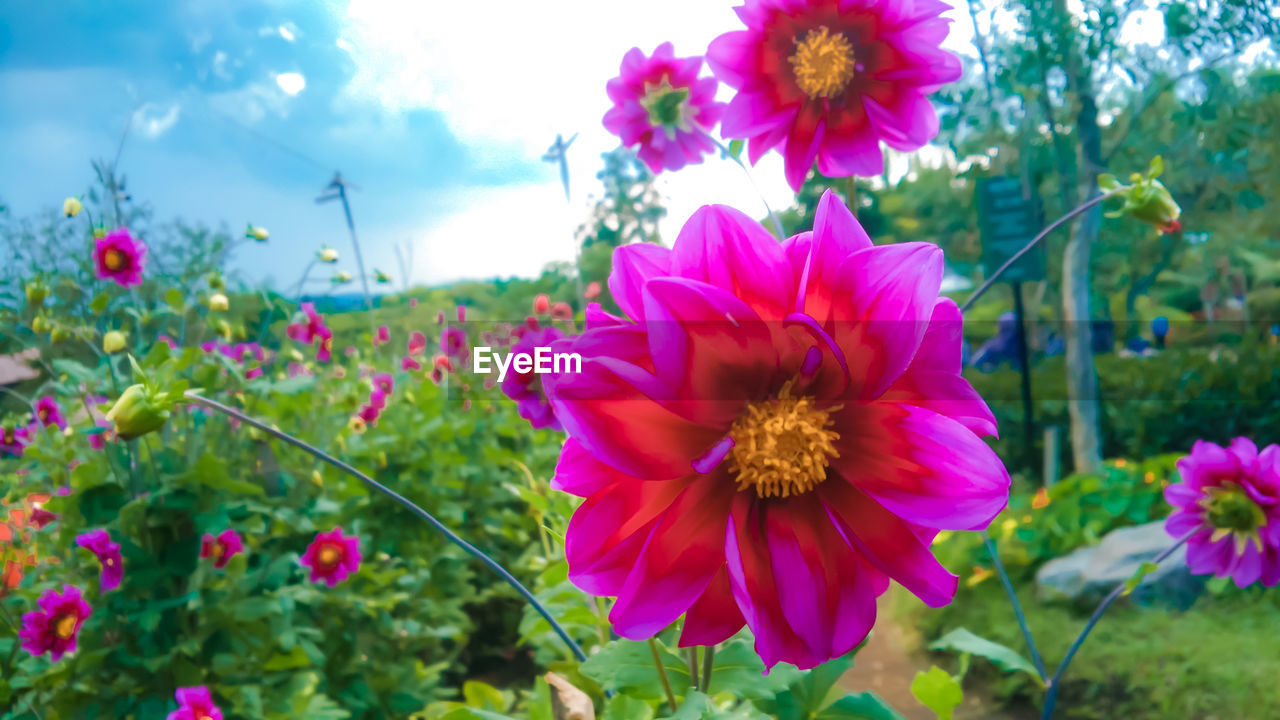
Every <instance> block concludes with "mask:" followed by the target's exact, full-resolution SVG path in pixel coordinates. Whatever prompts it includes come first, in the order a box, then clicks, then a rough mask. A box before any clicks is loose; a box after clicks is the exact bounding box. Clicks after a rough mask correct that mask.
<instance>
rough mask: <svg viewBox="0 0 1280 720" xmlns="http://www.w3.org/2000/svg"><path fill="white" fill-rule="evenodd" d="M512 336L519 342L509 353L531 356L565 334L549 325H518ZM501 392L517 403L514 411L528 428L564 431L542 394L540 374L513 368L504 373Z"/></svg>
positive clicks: (544, 395)
mask: <svg viewBox="0 0 1280 720" xmlns="http://www.w3.org/2000/svg"><path fill="white" fill-rule="evenodd" d="M514 334H515V335H517V336H518V337H519V339H518V340H517V341H516V343H515V345H513V346H512V348H511V352H512V354H516V353H527V354H529V355H533V353H534V349H535V348H538V347H550V346H551V343H553V342H555V341H556V340H559V339H561V338H563V337H564V333H562V332H560V330H559V329H557V328H554V327H550V326H548V327H539V328H537V329H529V328H528V327H525V326H521V327H520V328H518V329H517V330H516V331H515V333H514ZM502 392H503V394H504V395H506V396H507V397H509V398H511V399H512V400H515V401H516V410H517V411H518V412H519V413H520V417H522V418H524V419H525V420H528V421H529V424H530V425H532V426H534V427H535V428H551V429H552V430H556V431H561V430H564V428H563V427H561V425H560V421H559V420H556V413H555V411H554V410H553V409H552V408H551V403H550V402H548V401H547V396H546V394H545V393H544V392H543V389H542V376H541V375H539V374H537V373H535V372H533V371H532V370H530V371H529V372H523V373H522V372H517V371H516V369H515V368H514V367H512V368H510V369H509V370H507V376H506V377H505V378H503V380H502Z"/></svg>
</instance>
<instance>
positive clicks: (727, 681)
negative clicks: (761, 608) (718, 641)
mask: <svg viewBox="0 0 1280 720" xmlns="http://www.w3.org/2000/svg"><path fill="white" fill-rule="evenodd" d="M799 678H800V671H799V670H796V669H795V668H794V667H793V666H791V665H778V666H776V667H775V668H774V669H773V671H772V672H770V673H769V674H768V675H765V674H764V663H763V662H761V661H760V656H759V655H757V654H756V652H755V650H753V649H752V647H751V643H750V641H748V640H746V639H744V638H736V639H734V640H730V641H729V642H727V643H725V644H724V645H723V646H722V647H720V648H719V649H717V650H716V655H715V664H714V665H713V669H712V671H711V687H710V691H711V692H712V694H715V693H722V692H732V693H734V694H735V695H738V696H741V697H760V698H764V697H773V696H774V695H776V694H777V693H779V692H781V691H782V690H784V689H786V687H787V686H788V685H790V684H791V683H793V682H795V681H796V680H798V679H799Z"/></svg>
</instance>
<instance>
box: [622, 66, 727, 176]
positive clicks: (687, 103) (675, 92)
mask: <svg viewBox="0 0 1280 720" xmlns="http://www.w3.org/2000/svg"><path fill="white" fill-rule="evenodd" d="M701 69H702V58H701V57H689V58H678V57H676V56H675V49H674V47H673V46H672V45H671V43H669V42H665V43H662V44H661V45H659V46H658V47H657V49H656V50H654V51H653V55H652V56H650V57H645V54H644V52H643V51H641V50H640V48H638V47H637V48H631V50H629V51H628V52H627V54H626V55H624V56H623V57H622V67H621V69H620V73H621V74H619V75H618V77H616V78H613V79H612V80H610V81H609V84H608V85H607V86H606V89H607V91H608V93H609V100H611V101H612V102H613V107H611V108H609V112H607V113H605V116H604V127H605V129H606V130H608V131H609V132H611V133H613V134H614V135H617V136H618V137H619V138H621V139H622V144H623V145H626V146H628V147H631V146H637V145H638V146H639V150H638V151H637V153H636V155H637V156H638V157H639V158H640V160H641V161H642V162H644V164H645V165H647V166H649V170H650V171H652V172H654V173H659V172H662V171H663V170H679V169H680V168H682V167H684V166H685V165H689V164H695V163H700V162H702V156H703V155H705V154H707V153H709V152H713V151H714V150H715V148H716V145H715V142H714V141H713V140H712V139H711V136H710V135H709V134H708V133H710V132H711V130H712V129H713V128H714V127H715V126H716V123H718V122H720V116H721V115H723V114H724V111H725V104H724V103H719V102H716V87H717V84H716V80H715V78H712V77H704V78H699V77H698V72H699V71H700V70H701Z"/></svg>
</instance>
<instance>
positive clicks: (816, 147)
mask: <svg viewBox="0 0 1280 720" xmlns="http://www.w3.org/2000/svg"><path fill="white" fill-rule="evenodd" d="M949 9H950V6H949V5H947V4H946V3H943V2H940V1H939V0H881V1H880V2H874V3H873V2H850V1H849V0H794V1H791V0H786V1H784V0H746V1H745V4H743V5H742V6H741V7H738V8H737V9H736V10H737V13H738V17H739V18H741V19H742V21H743V23H745V24H746V26H747V29H746V30H738V31H734V32H728V33H725V34H723V35H721V36H720V37H718V38H716V39H715V40H713V41H712V42H711V45H710V47H709V48H708V49H707V64H708V65H710V66H711V69H712V71H713V72H715V74H716V77H717V78H718V79H719V80H720V81H721V82H723V83H725V84H726V85H729V86H730V87H733V88H735V89H737V91H738V92H737V94H736V95H735V96H734V97H733V99H732V100H731V101H730V102H729V107H728V109H727V110H726V111H725V114H724V120H723V123H722V124H721V127H720V132H721V134H723V135H724V136H725V137H727V138H749V139H750V144H749V146H748V148H747V154H748V159H749V160H750V161H751V163H752V164H755V163H756V162H757V161H758V160H759V159H760V157H761V156H762V155H764V153H765V152H767V151H768V150H769V149H771V148H773V147H775V146H777V145H779V144H781V146H782V155H783V158H784V159H785V162H786V175H787V182H788V183H790V184H791V187H792V188H794V189H795V190H796V191H797V192H799V190H800V186H801V185H802V184H803V183H804V179H805V176H806V175H808V173H809V170H810V168H812V167H813V161H814V159H817V161H818V170H819V171H821V172H822V173H823V174H824V175H828V176H831V177H845V176H849V175H862V176H872V175H879V174H880V173H881V172H883V169H884V155H883V154H882V153H881V151H880V141H881V140H883V141H884V142H885V144H887V145H888V146H889V147H891V148H894V149H895V150H903V151H911V150H917V149H919V148H920V147H921V146H923V145H924V144H925V143H927V142H929V141H930V140H931V139H933V137H934V136H935V135H937V134H938V116H937V113H935V112H934V110H933V106H932V105H930V104H929V100H928V98H927V95H929V93H932V92H933V91H934V90H936V89H937V88H938V87H939V86H941V85H943V84H945V83H949V82H951V81H953V80H957V79H959V78H960V73H961V66H960V60H959V58H957V57H956V56H955V55H952V54H951V53H949V52H947V51H945V50H943V49H941V48H940V47H939V43H941V42H942V40H943V39H944V38H946V36H947V31H948V25H949V24H950V20H947V19H946V18H943V17H941V13H943V12H945V11H947V10H949Z"/></svg>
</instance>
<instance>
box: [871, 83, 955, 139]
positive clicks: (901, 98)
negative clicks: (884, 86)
mask: <svg viewBox="0 0 1280 720" xmlns="http://www.w3.org/2000/svg"><path fill="white" fill-rule="evenodd" d="M862 107H863V108H864V109H865V110H866V113H867V117H869V118H871V122H872V123H873V124H874V125H875V128H876V130H877V131H878V132H879V133H880V137H881V138H882V139H883V140H884V141H885V143H886V144H887V145H888V146H889V147H891V148H893V149H895V150H902V151H904V152H911V151H913V150H919V149H920V148H921V147H923V146H924V145H926V144H927V143H928V142H929V141H930V140H932V139H933V138H934V136H936V135H937V134H938V113H937V112H935V111H934V109H933V105H932V104H930V103H929V99H928V98H926V97H925V96H923V95H921V94H920V93H919V92H916V91H913V90H898V91H895V94H894V95H892V96H890V97H883V96H882V97H880V98H877V97H875V96H871V95H869V96H867V97H865V98H863V100H862Z"/></svg>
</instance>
